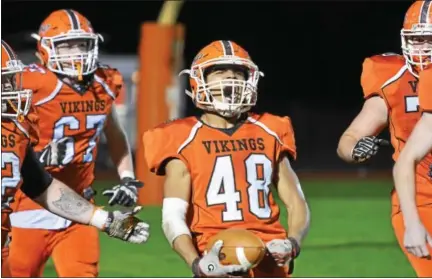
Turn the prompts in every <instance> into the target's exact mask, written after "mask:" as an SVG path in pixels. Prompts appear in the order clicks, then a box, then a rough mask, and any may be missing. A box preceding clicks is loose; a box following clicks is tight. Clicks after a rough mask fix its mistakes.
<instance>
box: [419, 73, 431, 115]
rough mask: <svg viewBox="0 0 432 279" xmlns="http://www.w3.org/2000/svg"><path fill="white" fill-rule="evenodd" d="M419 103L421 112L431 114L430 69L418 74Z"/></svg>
mask: <svg viewBox="0 0 432 279" xmlns="http://www.w3.org/2000/svg"><path fill="white" fill-rule="evenodd" d="M419 102H420V108H421V109H422V111H427V112H429V113H432V67H429V68H428V69H426V70H423V71H422V72H421V73H420V78H419Z"/></svg>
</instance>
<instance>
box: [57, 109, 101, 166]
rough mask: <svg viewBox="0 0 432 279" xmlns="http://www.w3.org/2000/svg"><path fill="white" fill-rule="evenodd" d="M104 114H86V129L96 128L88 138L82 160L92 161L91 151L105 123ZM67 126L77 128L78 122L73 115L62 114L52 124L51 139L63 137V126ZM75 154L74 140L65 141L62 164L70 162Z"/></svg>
mask: <svg viewBox="0 0 432 279" xmlns="http://www.w3.org/2000/svg"><path fill="white" fill-rule="evenodd" d="M105 119H106V115H105V114H95V115H87V116H86V123H85V127H86V129H88V130H90V129H96V132H95V134H94V135H93V136H92V137H91V138H90V139H89V140H88V147H87V149H86V151H85V153H84V156H83V162H84V163H89V162H92V161H93V154H92V151H93V149H94V148H95V147H96V140H97V139H98V137H99V136H100V134H101V132H102V129H103V126H104V123H105ZM66 126H67V127H68V128H69V130H79V129H80V123H79V120H78V119H77V118H76V117H75V116H63V117H62V118H60V119H59V120H58V121H57V122H56V123H55V124H54V135H53V140H54V141H57V140H60V139H62V138H64V137H65V133H64V131H65V127H66ZM74 155H75V142H74V141H73V140H71V141H68V142H67V143H66V157H65V158H64V160H63V162H62V164H63V165H66V164H68V163H70V162H71V161H72V160H73V158H74Z"/></svg>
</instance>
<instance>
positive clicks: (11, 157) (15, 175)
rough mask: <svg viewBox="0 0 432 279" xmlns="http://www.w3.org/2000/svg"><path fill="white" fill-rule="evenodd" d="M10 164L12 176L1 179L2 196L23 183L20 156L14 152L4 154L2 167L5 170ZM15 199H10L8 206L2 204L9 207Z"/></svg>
mask: <svg viewBox="0 0 432 279" xmlns="http://www.w3.org/2000/svg"><path fill="white" fill-rule="evenodd" d="M8 164H10V167H11V172H12V176H6V177H2V179H1V187H2V190H1V194H2V196H4V195H5V193H6V188H16V187H18V184H19V183H20V181H21V167H20V160H19V158H18V156H17V155H16V154H15V153H13V152H2V154H1V167H2V169H5V168H6V167H7V165H8ZM12 200H13V197H8V200H7V201H6V204H3V203H2V208H3V206H9V203H10V202H12Z"/></svg>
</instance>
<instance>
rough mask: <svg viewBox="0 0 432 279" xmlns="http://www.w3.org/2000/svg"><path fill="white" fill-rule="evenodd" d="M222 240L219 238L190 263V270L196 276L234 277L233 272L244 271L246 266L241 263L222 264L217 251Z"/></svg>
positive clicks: (220, 246) (221, 244) (220, 247)
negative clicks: (204, 252) (202, 254)
mask: <svg viewBox="0 0 432 279" xmlns="http://www.w3.org/2000/svg"><path fill="white" fill-rule="evenodd" d="M222 246H223V241H222V240H219V241H216V243H215V244H214V245H213V247H212V248H211V249H210V251H208V253H207V254H205V255H204V256H203V257H202V258H197V259H196V260H195V261H194V262H193V264H192V271H193V273H194V275H195V276H197V277H235V276H233V275H232V274H234V273H245V272H247V267H246V266H242V265H222V264H221V263H220V261H219V253H220V250H221V249H222Z"/></svg>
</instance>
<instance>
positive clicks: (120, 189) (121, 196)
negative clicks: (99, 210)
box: [102, 177, 144, 207]
mask: <svg viewBox="0 0 432 279" xmlns="http://www.w3.org/2000/svg"><path fill="white" fill-rule="evenodd" d="M143 186H144V183H142V182H141V181H139V180H136V179H134V178H131V177H124V178H122V180H121V181H120V184H119V185H116V186H114V187H113V188H112V189H109V190H105V191H103V193H102V195H103V196H107V197H111V198H110V200H109V201H108V204H109V205H114V204H118V205H122V206H128V207H130V206H133V205H134V204H135V203H136V201H137V199H138V189H137V188H141V187H143Z"/></svg>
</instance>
